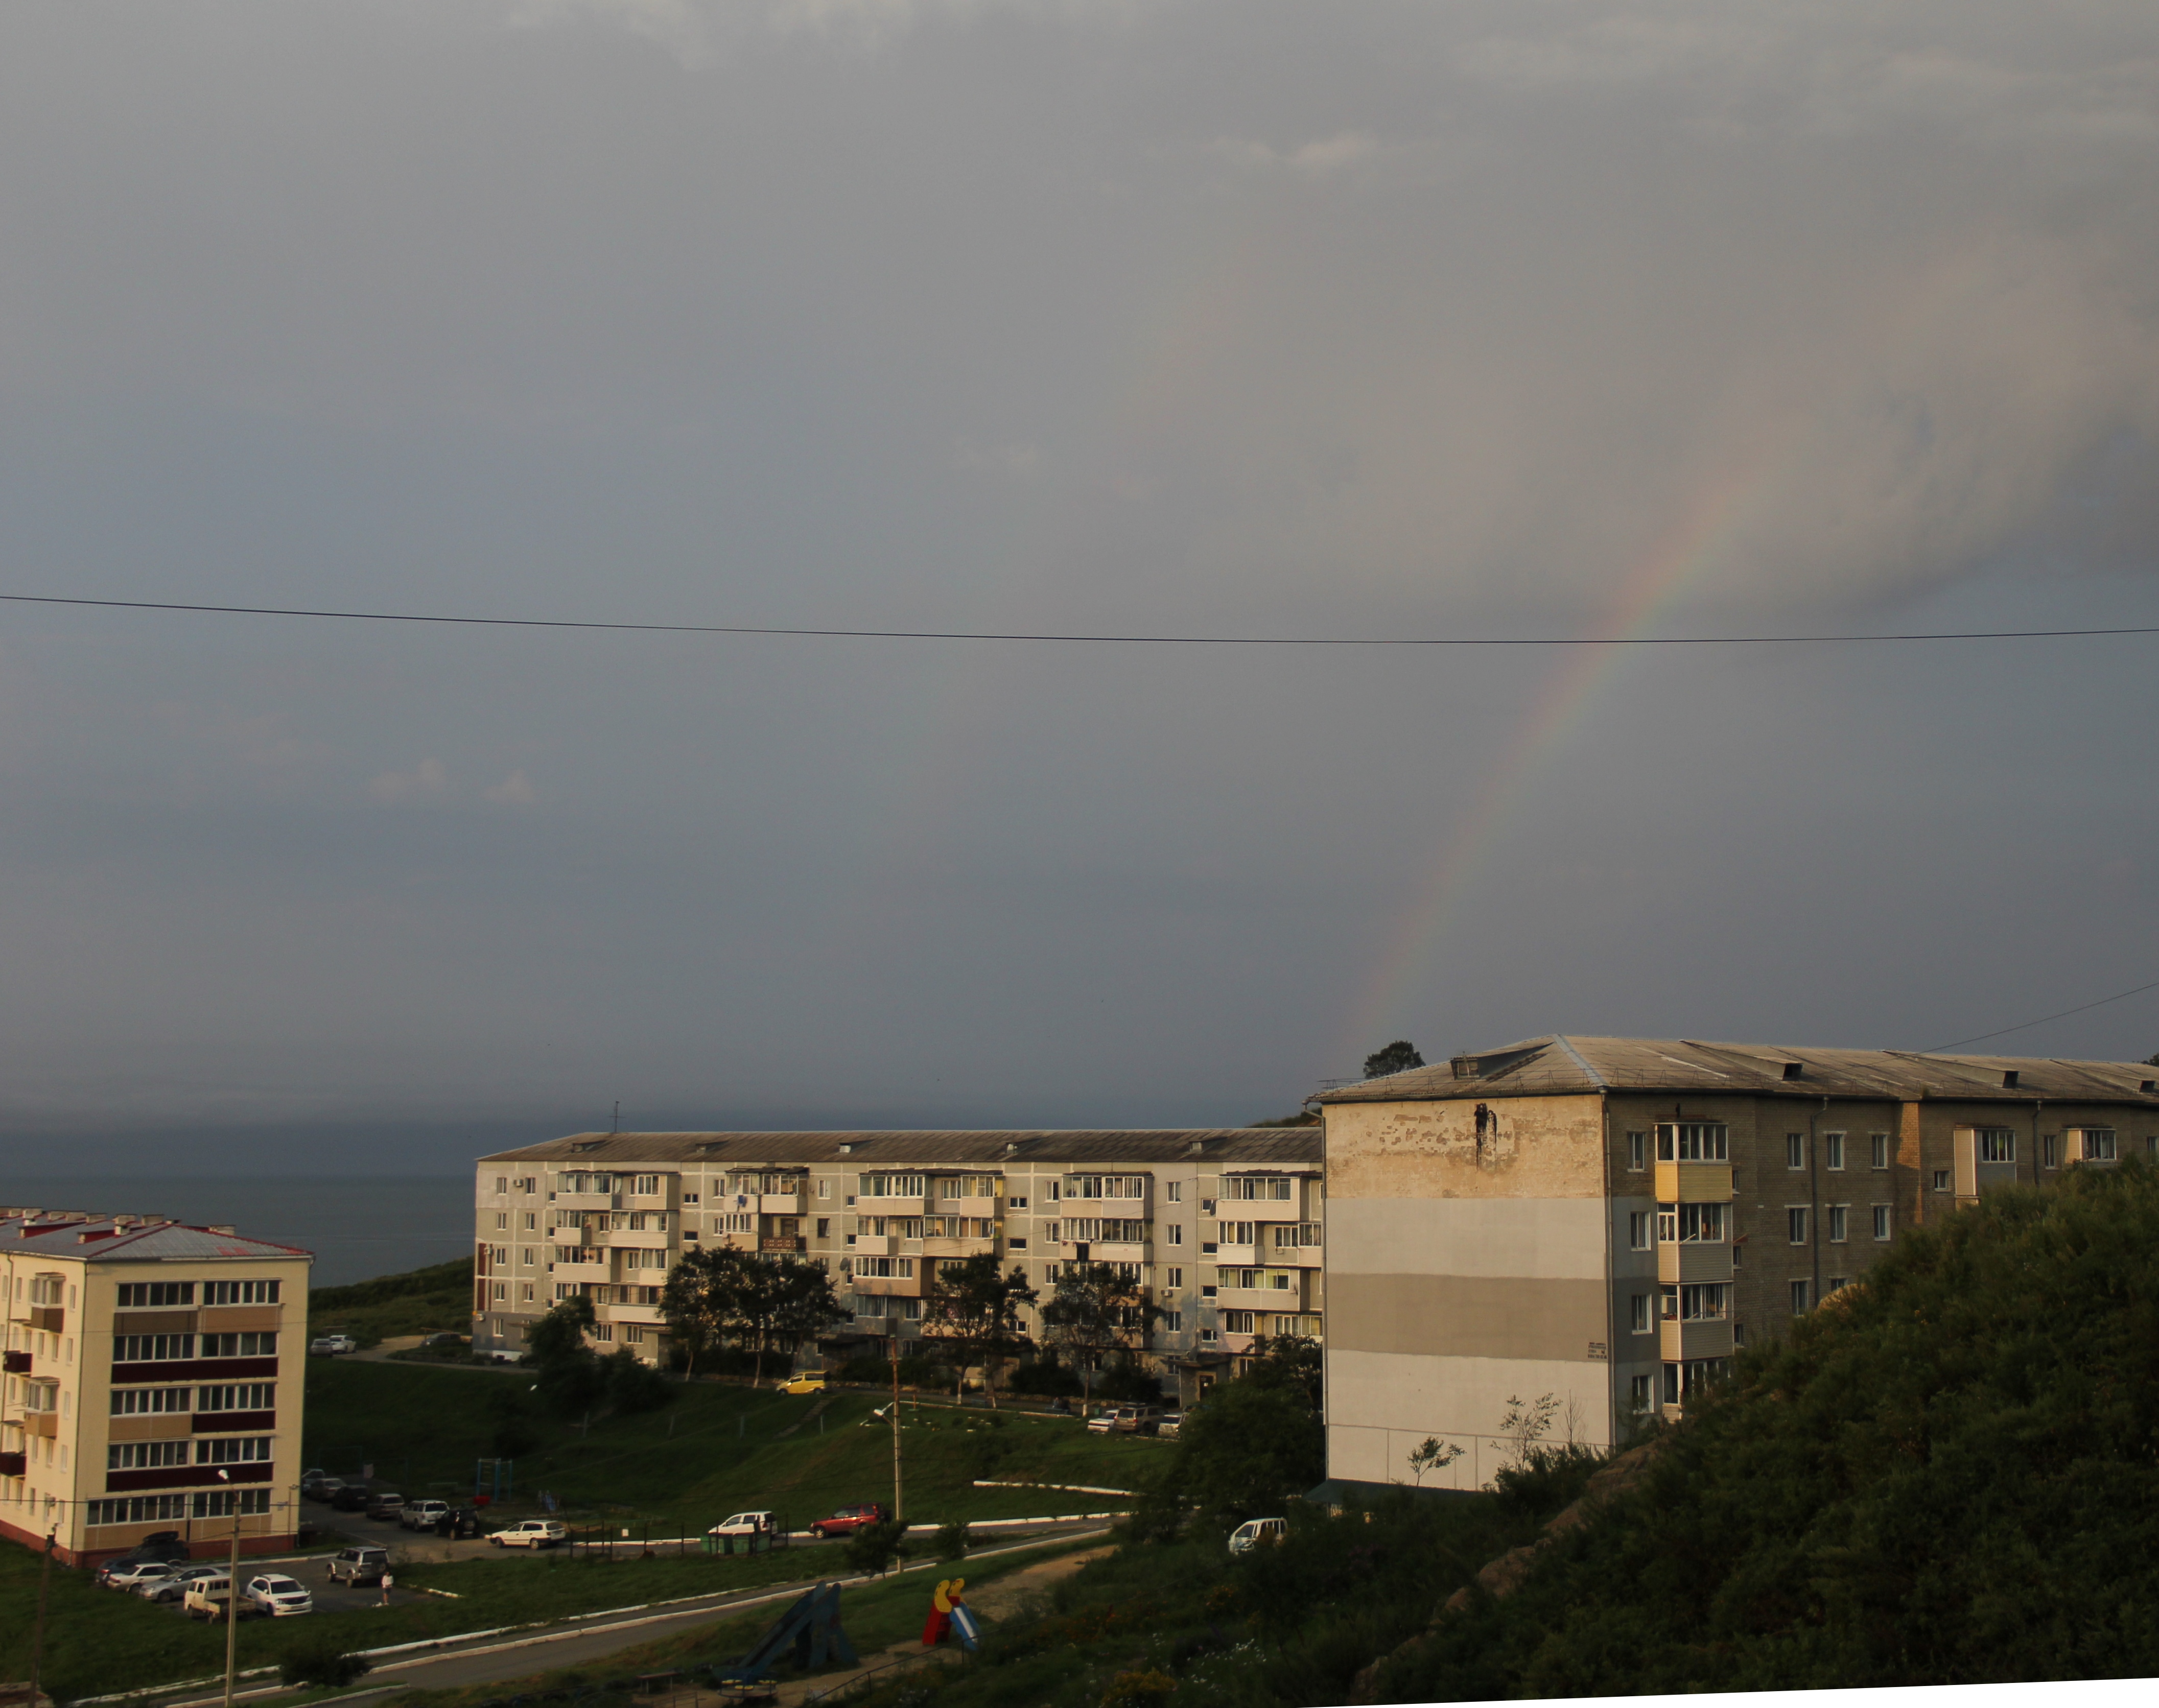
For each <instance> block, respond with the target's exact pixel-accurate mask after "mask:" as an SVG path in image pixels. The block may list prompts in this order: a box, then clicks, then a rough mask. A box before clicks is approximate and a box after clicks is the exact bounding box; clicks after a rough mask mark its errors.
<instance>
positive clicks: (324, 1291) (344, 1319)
mask: <svg viewBox="0 0 2159 1708" xmlns="http://www.w3.org/2000/svg"><path fill="white" fill-rule="evenodd" d="M472 1281H473V1260H472V1259H470V1258H469V1257H459V1258H455V1259H453V1260H451V1261H450V1262H448V1263H437V1264H434V1265H430V1266H429V1267H427V1268H426V1269H415V1270H408V1271H406V1272H405V1273H404V1274H402V1275H386V1276H377V1277H376V1278H375V1280H373V1281H356V1282H355V1283H354V1284H353V1285H351V1286H343V1287H316V1288H313V1290H311V1291H309V1292H308V1334H309V1335H310V1336H313V1335H317V1334H328V1333H331V1332H332V1331H338V1332H341V1333H346V1334H349V1335H350V1336H352V1338H354V1339H355V1340H357V1341H358V1342H359V1343H360V1344H361V1345H362V1346H364V1347H366V1346H373V1345H375V1343H377V1342H379V1341H382V1340H386V1339H388V1338H390V1337H391V1336H392V1335H397V1334H431V1333H436V1332H437V1331H439V1330H443V1329H454V1330H456V1331H457V1332H458V1333H464V1332H466V1331H467V1330H468V1329H469V1328H471V1326H472Z"/></svg>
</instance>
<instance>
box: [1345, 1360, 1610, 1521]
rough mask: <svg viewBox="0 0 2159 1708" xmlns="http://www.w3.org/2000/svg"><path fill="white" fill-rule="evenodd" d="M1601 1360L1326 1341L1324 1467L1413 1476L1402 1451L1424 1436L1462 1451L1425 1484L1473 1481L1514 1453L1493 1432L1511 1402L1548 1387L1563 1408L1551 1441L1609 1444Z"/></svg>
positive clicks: (1361, 1476) (1355, 1474)
mask: <svg viewBox="0 0 2159 1708" xmlns="http://www.w3.org/2000/svg"><path fill="white" fill-rule="evenodd" d="M1608 1377H1609V1367H1608V1365H1606V1364H1598V1363H1591V1362H1587V1361H1584V1360H1581V1359H1532V1358H1431V1357H1422V1356H1407V1355H1403V1354H1399V1353H1369V1352H1349V1351H1345V1350H1344V1349H1343V1348H1340V1347H1338V1346H1334V1347H1330V1348H1328V1431H1327V1468H1328V1475H1329V1476H1331V1477H1336V1478H1346V1479H1351V1480H1354V1481H1357V1482H1364V1483H1408V1482H1411V1481H1413V1480H1414V1478H1413V1474H1412V1473H1411V1470H1410V1468H1409V1455H1410V1453H1411V1451H1412V1450H1414V1449H1415V1448H1416V1446H1417V1444H1418V1443H1419V1442H1421V1441H1423V1440H1425V1439H1426V1437H1427V1436H1436V1437H1437V1438H1438V1439H1439V1440H1440V1441H1445V1442H1448V1443H1451V1444H1452V1445H1454V1446H1457V1447H1461V1448H1462V1449H1463V1457H1462V1458H1461V1459H1460V1460H1459V1461H1457V1462H1456V1463H1455V1464H1454V1465H1453V1466H1452V1467H1449V1468H1448V1469H1447V1470H1446V1471H1443V1472H1441V1473H1437V1475H1432V1476H1427V1477H1426V1478H1425V1479H1424V1485H1423V1486H1424V1487H1426V1488H1483V1486H1484V1485H1485V1484H1487V1483H1489V1482H1490V1481H1491V1480H1492V1477H1493V1473H1494V1472H1496V1471H1498V1470H1499V1468H1500V1467H1501V1466H1503V1465H1504V1464H1505V1463H1506V1462H1507V1459H1508V1456H1509V1452H1511V1451H1512V1449H1511V1447H1510V1445H1509V1442H1508V1441H1506V1439H1505V1437H1504V1436H1502V1435H1501V1434H1500V1433H1499V1423H1500V1420H1501V1419H1502V1418H1503V1417H1504V1416H1505V1415H1506V1412H1507V1408H1508V1405H1509V1403H1510V1402H1511V1401H1512V1400H1517V1399H1519V1400H1524V1401H1534V1400H1535V1399H1536V1398H1537V1396H1538V1395H1542V1394H1550V1395H1552V1396H1553V1397H1554V1398H1556V1400H1558V1401H1559V1402H1560V1405H1561V1415H1560V1416H1559V1418H1558V1420H1557V1421H1556V1423H1555V1426H1554V1428H1553V1431H1552V1433H1551V1436H1549V1437H1547V1439H1551V1440H1558V1441H1563V1440H1565V1439H1566V1431H1567V1414H1566V1408H1567V1407H1568V1406H1569V1405H1571V1406H1572V1407H1573V1423H1574V1431H1575V1435H1576V1437H1577V1439H1578V1440H1581V1441H1588V1442H1591V1443H1592V1444H1594V1445H1596V1446H1599V1447H1603V1446H1607V1445H1609V1442H1610V1439H1611V1436H1610V1428H1609V1420H1610V1417H1611V1410H1612V1407H1611V1400H1610V1389H1609V1385H1608Z"/></svg>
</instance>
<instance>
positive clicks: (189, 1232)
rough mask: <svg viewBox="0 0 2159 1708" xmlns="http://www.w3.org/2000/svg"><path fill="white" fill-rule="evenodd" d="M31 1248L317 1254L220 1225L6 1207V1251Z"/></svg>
mask: <svg viewBox="0 0 2159 1708" xmlns="http://www.w3.org/2000/svg"><path fill="white" fill-rule="evenodd" d="M23 1251H28V1252H32V1253H37V1254H43V1253H46V1252H49V1253H51V1254H53V1255H55V1256H60V1257H74V1258H91V1259H95V1260H96V1261H98V1262H100V1263H104V1262H107V1261H120V1262H125V1263H199V1262H203V1261H205V1260H215V1259H218V1258H221V1257H239V1258H266V1257H268V1258H275V1257H287V1258H290V1257H305V1258H309V1259H312V1258H313V1256H314V1253H313V1252H312V1251H305V1250H302V1249H301V1248H300V1247H298V1246H297V1245H275V1244H272V1242H271V1241H269V1240H251V1239H249V1238H247V1237H246V1235H245V1234H236V1233H232V1232H230V1231H227V1230H225V1229H218V1228H197V1227H191V1226H189V1224H186V1223H184V1222H163V1221H154V1220H148V1219H143V1218H140V1217H129V1218H127V1219H125V1220H124V1221H123V1220H122V1219H117V1218H116V1217H112V1216H101V1215H90V1214H83V1213H80V1212H77V1211H68V1210H38V1209H7V1210H4V1211H0V1256H4V1255H8V1254H9V1253H13V1252H23Z"/></svg>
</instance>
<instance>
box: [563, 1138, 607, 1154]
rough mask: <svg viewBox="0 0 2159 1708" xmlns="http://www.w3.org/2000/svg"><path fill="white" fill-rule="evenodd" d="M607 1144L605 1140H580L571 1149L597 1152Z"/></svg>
mask: <svg viewBox="0 0 2159 1708" xmlns="http://www.w3.org/2000/svg"><path fill="white" fill-rule="evenodd" d="M606 1142H607V1141H606V1140H605V1139H579V1140H578V1141H577V1142H576V1143H575V1144H573V1145H572V1146H570V1148H571V1149H572V1151H597V1150H598V1149H599V1147H600V1146H602V1145H604V1144H605V1143H606Z"/></svg>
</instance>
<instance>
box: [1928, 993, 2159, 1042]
mask: <svg viewBox="0 0 2159 1708" xmlns="http://www.w3.org/2000/svg"><path fill="white" fill-rule="evenodd" d="M2146 991H2159V979H2154V980H2152V981H2151V983H2150V984H2148V985H2139V986H2137V987H2136V989H2135V990H2133V991H2118V992H2116V993H2115V995H2113V996H2101V997H2100V998H2099V1001H2098V1002H2084V1003H2080V1004H2079V1005H2078V1006H2077V1007H2074V1008H2064V1009H2063V1010H2062V1012H2060V1013H2059V1014H2044V1015H2042V1016H2041V1017H2039V1018H2038V1019H2037V1020H2027V1021H2025V1022H2022V1024H2021V1025H2017V1026H2005V1027H2002V1028H2001V1031H1999V1032H1982V1033H1980V1035H1979V1036H1978V1037H1977V1038H1959V1039H1958V1040H1957V1041H1956V1042H1955V1043H1938V1044H1936V1045H1935V1046H1934V1048H1932V1049H1930V1050H1923V1051H1922V1052H1921V1053H1922V1054H1923V1055H1929V1056H1938V1055H1939V1054H1941V1053H1943V1051H1944V1050H1957V1049H1962V1048H1964V1047H1965V1045H1966V1044H1968V1043H1986V1040H1987V1039H1989V1038H2006V1037H2007V1036H2008V1035H2009V1034H2010V1033H2012V1032H2029V1031H2030V1030H2031V1029H2032V1027H2035V1026H2044V1025H2045V1024H2046V1023H2047V1022H2048V1021H2049V1020H2066V1019H2068V1017H2069V1016H2070V1015H2072V1014H2082V1013H2084V1012H2086V1011H2087V1010H2089V1009H2092V1008H2104V1007H2106V1005H2107V1004H2108V1003H2110V1002H2121V1001H2122V1000H2123V999H2124V998H2125V997H2129V996H2142V995H2143V994H2144V993H2145V992H2146Z"/></svg>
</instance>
